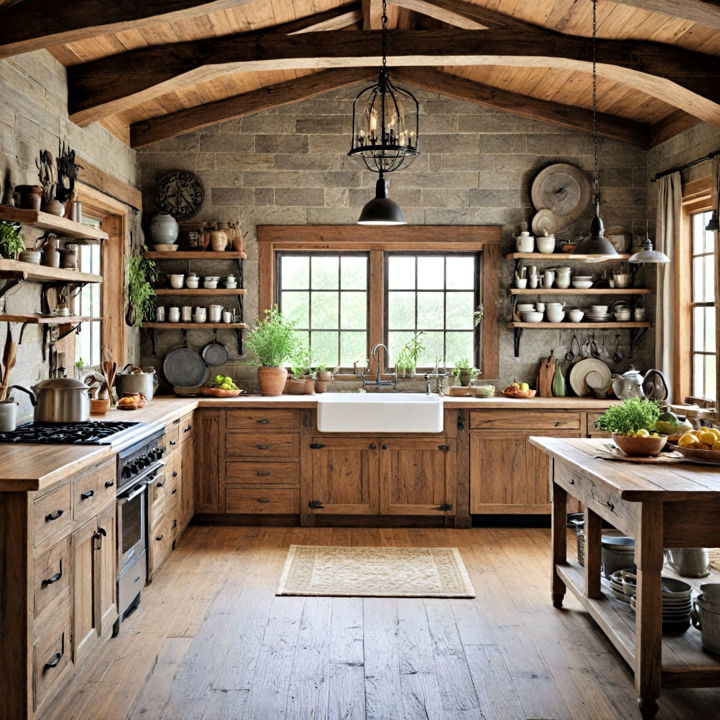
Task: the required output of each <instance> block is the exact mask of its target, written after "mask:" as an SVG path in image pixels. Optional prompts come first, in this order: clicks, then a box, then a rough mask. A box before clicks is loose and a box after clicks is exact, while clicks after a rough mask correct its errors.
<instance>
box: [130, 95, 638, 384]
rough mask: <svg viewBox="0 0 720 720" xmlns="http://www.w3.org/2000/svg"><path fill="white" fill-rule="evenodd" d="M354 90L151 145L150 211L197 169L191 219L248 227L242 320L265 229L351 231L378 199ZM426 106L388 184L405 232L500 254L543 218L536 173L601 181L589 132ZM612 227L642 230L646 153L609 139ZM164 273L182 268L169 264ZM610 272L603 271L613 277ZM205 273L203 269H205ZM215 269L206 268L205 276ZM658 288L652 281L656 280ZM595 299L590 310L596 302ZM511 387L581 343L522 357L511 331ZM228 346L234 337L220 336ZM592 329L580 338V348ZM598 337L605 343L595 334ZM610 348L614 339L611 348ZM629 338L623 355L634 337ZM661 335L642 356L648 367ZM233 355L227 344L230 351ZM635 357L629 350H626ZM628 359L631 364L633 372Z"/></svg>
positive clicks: (172, 334)
mask: <svg viewBox="0 0 720 720" xmlns="http://www.w3.org/2000/svg"><path fill="white" fill-rule="evenodd" d="M355 92H356V90H354V89H348V90H342V91H337V92H333V93H329V94H327V95H324V96H322V97H320V98H317V99H314V100H308V101H305V102H301V103H296V104H293V105H290V106H287V107H283V108H279V109H276V110H271V111H265V112H261V113H258V114H256V115H252V116H249V117H245V118H240V119H237V120H232V121H229V122H226V123H223V124H221V125H217V126H213V127H208V128H205V129H202V130H198V131H196V132H194V133H191V134H188V135H183V136H179V137H176V138H173V139H171V140H167V141H165V142H162V143H158V144H156V145H153V146H151V147H148V148H146V149H144V150H142V151H140V152H139V153H138V156H139V162H140V167H141V173H142V187H143V190H144V193H145V198H144V203H145V213H146V219H147V218H149V217H150V216H151V215H152V214H153V212H154V211H155V210H156V209H157V208H156V207H155V206H154V204H153V198H152V193H153V189H154V185H155V182H156V180H157V179H158V177H159V176H160V175H162V173H164V172H165V171H167V170H170V169H174V168H182V169H187V170H191V171H193V172H196V173H197V174H198V175H199V176H200V178H201V179H202V181H203V183H204V185H205V188H206V194H207V200H206V203H205V206H204V207H203V209H202V211H201V213H200V214H199V216H198V217H197V218H195V219H194V220H195V221H218V220H225V221H232V220H238V221H239V222H240V224H241V226H242V229H243V232H244V234H245V236H246V238H247V240H248V254H249V259H248V260H247V262H246V268H245V286H246V288H248V296H247V299H246V320H247V322H249V323H250V324H253V323H254V322H255V320H256V318H257V246H256V243H255V236H256V226H257V225H258V224H289V225H293V224H298V225H303V224H324V223H332V224H352V223H355V222H356V220H357V218H358V215H359V213H360V210H361V208H362V206H363V205H364V204H365V203H366V202H367V201H368V200H369V199H370V198H371V197H372V195H373V190H374V184H375V180H376V178H377V176H376V175H375V174H373V173H371V172H369V171H368V170H366V169H364V166H363V165H362V161H361V160H359V159H358V158H349V157H347V154H346V153H347V150H348V144H349V135H350V123H351V110H352V99H353V97H354V95H355ZM417 96H418V98H419V100H420V103H421V119H420V128H421V145H420V148H421V151H422V154H421V155H420V156H419V157H418V158H417V159H416V161H415V162H414V164H413V165H412V166H411V167H410V168H409V169H407V170H402V171H400V172H396V173H393V174H392V175H391V176H390V178H389V179H390V195H391V197H392V198H393V199H394V200H396V201H397V202H398V203H399V204H400V205H401V207H402V208H403V211H404V213H405V216H406V218H407V220H408V222H409V223H418V224H426V225H444V224H472V225H500V226H501V227H502V232H503V252H509V251H510V250H511V249H512V248H513V246H514V240H513V235H514V234H515V233H517V231H518V229H519V226H520V223H521V222H529V221H530V220H531V219H532V216H533V214H534V210H533V208H532V205H531V201H530V187H531V184H532V181H533V179H534V178H535V176H536V175H537V173H538V172H539V171H540V170H542V169H543V168H544V167H546V166H547V165H549V164H551V163H554V162H570V163H573V164H575V165H577V166H579V167H580V168H582V169H583V170H585V171H586V172H588V173H590V172H591V170H592V162H593V156H592V149H593V148H592V138H591V137H590V136H589V135H586V134H582V133H578V132H572V131H569V130H564V129H562V128H559V127H556V126H553V125H549V124H546V123H543V122H538V121H534V120H530V119H526V118H521V117H516V116H513V115H509V114H505V113H499V112H494V111H491V110H488V109H486V108H482V107H480V106H477V105H474V104H471V103H467V102H463V101H459V100H453V99H448V98H445V97H442V96H440V95H437V94H433V93H428V92H425V91H420V90H418V91H417ZM600 167H601V185H602V195H603V209H602V216H603V219H604V221H605V224H606V226H612V225H621V226H622V227H624V228H626V229H627V230H629V231H631V232H632V233H633V234H634V235H636V234H638V233H640V232H641V231H642V230H643V229H644V227H645V217H646V206H647V187H648V186H647V154H646V152H645V151H644V150H642V149H640V148H636V147H632V146H630V145H627V144H624V143H621V142H616V141H612V140H607V139H601V140H600ZM590 219H591V213H590V211H589V210H588V212H587V213H585V215H584V216H583V217H582V218H580V220H578V222H577V223H575V224H574V225H572V226H571V227H568V228H565V229H563V230H562V231H561V232H560V233H559V234H558V235H559V237H560V238H563V239H569V240H570V239H576V237H577V235H578V232H581V231H582V232H587V229H588V228H589V225H590ZM164 265H165V266H167V268H168V269H170V268H172V267H178V268H179V269H181V270H182V269H184V268H183V265H182V264H173V263H167V262H165V263H164ZM606 268H607V266H605V267H603V266H596V267H594V268H593V271H595V272H598V271H603V270H604V269H606ZM513 269H514V266H513V262H511V261H503V263H502V267H501V274H502V278H501V287H502V293H501V297H500V311H499V317H498V321H499V322H501V323H502V321H504V320H506V319H509V312H510V310H509V303H508V301H507V297H508V296H507V295H506V291H505V288H506V287H508V286H509V285H510V282H511V278H512V273H513ZM203 271H205V270H204V269H203V268H202V267H200V270H199V272H203ZM208 271H209V270H208ZM650 280H651V279H650ZM588 302H589V301H588ZM500 333H501V358H500V377H499V378H498V380H499V381H500V382H501V383H505V382H510V381H512V380H514V379H517V380H519V381H521V380H532V379H533V378H534V376H535V373H536V369H537V363H538V360H539V358H540V356H541V355H543V354H547V353H548V352H549V350H550V349H551V348H555V349H556V354H558V353H561V354H564V353H565V350H566V348H567V346H568V345H569V343H570V340H571V337H572V332H570V331H567V330H564V331H555V330H552V331H549V330H543V331H537V330H533V331H529V332H526V333H525V335H524V337H523V343H522V351H521V357H520V358H517V359H516V358H514V357H513V334H512V331H511V330H508V329H506V328H505V327H504V325H502V329H501V331H500ZM221 335H223V339H225V340H227V341H228V342H229V343H232V342H233V338H232V336H231V335H230V334H229V333H225V332H223V333H221ZM587 335H588V333H587V332H582V333H580V334H579V338H580V341H581V342H582V341H584V340H585V338H586V336H587ZM209 339H210V333H209V332H207V331H202V330H197V331H196V330H193V331H192V332H191V333H190V334H189V342H190V344H191V345H194V346H198V347H202V345H203V344H204V343H205V342H207V341H208V340H209ZM596 339H597V340H598V341H600V340H601V339H602V333H600V332H598V333H596ZM608 339H609V340H612V341H614V335H610V334H609V337H608ZM181 340H182V338H181V335H180V333H179V332H176V331H163V332H162V333H158V355H157V356H156V357H153V356H152V355H151V352H150V344H149V342H148V339H147V338H145V340H144V341H143V347H142V354H143V362H144V364H157V363H158V362H159V358H161V357H162V354H163V353H164V352H165V351H166V350H167V349H168V348H170V347H173V346H175V345H179V344H180V342H181ZM620 341H621V343H622V345H623V346H624V347H625V349H626V351H627V347H626V346H627V342H628V338H627V337H626V333H625V332H623V333H622V334H621V338H620ZM651 345H652V333H649V334H648V335H647V336H646V338H645V339H644V340H643V342H642V345H641V347H640V350H639V352H638V353H637V354H636V357H635V358H634V360H635V362H636V363H637V364H639V365H640V366H644V365H646V364H647V362H648V358H650V357H652V353H651V352H650V350H649V349H650V347H651ZM232 347H234V346H232V344H231V348H232ZM625 356H626V358H627V357H628V352H626V353H625ZM625 365H627V360H626V361H625V362H624V363H623V367H619V368H617V369H624V366H625ZM221 371H222V372H227V373H229V374H234V375H235V376H237V377H240V378H242V379H244V380H247V381H249V382H251V381H252V379H253V377H254V370H252V369H251V368H248V367H247V365H243V363H242V362H241V361H240V360H239V359H237V358H234V359H232V360H231V362H230V363H229V364H228V365H227V366H226V367H225V368H224V369H222V370H221Z"/></svg>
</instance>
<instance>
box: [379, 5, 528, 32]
mask: <svg viewBox="0 0 720 720" xmlns="http://www.w3.org/2000/svg"><path fill="white" fill-rule="evenodd" d="M389 1H390V2H391V3H392V4H393V5H396V6H397V7H401V8H405V9H406V10H412V11H414V12H416V13H420V14H421V15H427V16H428V17H431V18H435V20H440V21H441V22H444V23H446V24H447V25H452V26H453V27H459V28H462V29H463V30H484V29H499V30H502V29H505V30H507V29H508V28H515V29H517V30H520V31H523V32H526V31H528V30H536V29H542V28H539V26H538V25H532V24H531V23H528V22H525V21H524V20H519V19H517V18H514V17H512V16H511V15H504V14H503V13H499V12H497V10H490V9H489V8H486V7H483V6H482V5H475V4H473V3H470V2H465V0H389Z"/></svg>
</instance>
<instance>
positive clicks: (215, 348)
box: [202, 330, 230, 366]
mask: <svg viewBox="0 0 720 720" xmlns="http://www.w3.org/2000/svg"><path fill="white" fill-rule="evenodd" d="M229 357H230V353H229V352H228V349H227V347H226V346H225V345H223V344H222V343H221V342H218V339H217V330H213V339H212V341H211V342H209V343H208V344H207V345H206V346H205V347H204V348H203V349H202V359H203V360H204V361H205V364H206V365H211V366H214V365H224V364H225V363H226V362H227V361H228V358H229Z"/></svg>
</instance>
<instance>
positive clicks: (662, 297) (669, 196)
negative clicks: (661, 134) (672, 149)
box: [655, 172, 684, 402]
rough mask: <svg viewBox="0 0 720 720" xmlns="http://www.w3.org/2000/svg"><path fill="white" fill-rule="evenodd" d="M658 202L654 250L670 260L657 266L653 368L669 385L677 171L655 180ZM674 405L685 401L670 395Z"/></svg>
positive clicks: (678, 216)
mask: <svg viewBox="0 0 720 720" xmlns="http://www.w3.org/2000/svg"><path fill="white" fill-rule="evenodd" d="M657 192H658V203H657V221H656V224H655V249H656V250H662V252H664V253H665V254H666V255H667V256H668V257H669V258H670V263H669V264H667V265H656V267H657V268H658V276H657V282H658V286H657V295H656V306H655V367H657V368H658V369H660V370H662V371H663V373H664V374H665V377H666V378H667V381H668V383H671V382H672V377H673V356H672V349H673V345H674V342H675V339H674V337H673V334H674V333H673V327H672V325H673V308H674V307H675V302H674V298H673V288H672V284H673V268H674V264H673V262H672V261H673V256H674V251H675V249H676V248H677V246H678V234H679V233H680V220H681V212H682V207H681V205H682V180H681V178H680V173H679V172H674V173H671V174H670V175H665V177H662V178H660V179H659V180H658V181H657ZM670 391H671V397H673V400H674V401H675V402H682V401H683V400H684V398H676V397H674V396H672V387H671V388H670Z"/></svg>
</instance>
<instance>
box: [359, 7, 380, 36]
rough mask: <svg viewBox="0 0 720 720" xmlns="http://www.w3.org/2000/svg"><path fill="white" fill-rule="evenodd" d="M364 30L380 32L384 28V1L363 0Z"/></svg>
mask: <svg viewBox="0 0 720 720" xmlns="http://www.w3.org/2000/svg"><path fill="white" fill-rule="evenodd" d="M361 4H362V18H363V20H362V27H363V30H379V29H380V28H381V27H382V0H361Z"/></svg>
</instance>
